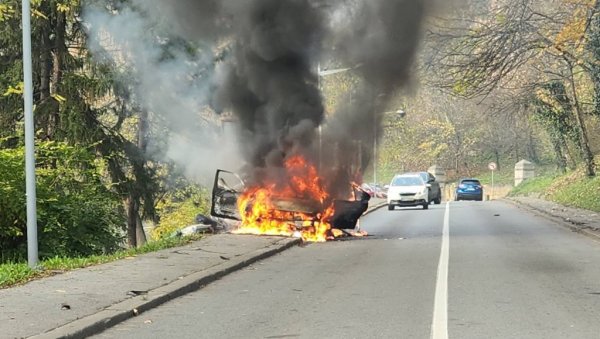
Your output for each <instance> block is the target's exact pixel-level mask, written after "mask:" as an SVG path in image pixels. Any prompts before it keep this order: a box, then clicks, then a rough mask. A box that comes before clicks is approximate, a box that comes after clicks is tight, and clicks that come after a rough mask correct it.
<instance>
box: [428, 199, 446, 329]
mask: <svg viewBox="0 0 600 339" xmlns="http://www.w3.org/2000/svg"><path fill="white" fill-rule="evenodd" d="M449 259H450V202H449V201H448V202H446V213H445V214H444V229H443V231H442V249H441V251H440V262H439V264H438V270H437V282H436V284H435V301H434V304H433V321H432V322H431V339H448V261H449Z"/></svg>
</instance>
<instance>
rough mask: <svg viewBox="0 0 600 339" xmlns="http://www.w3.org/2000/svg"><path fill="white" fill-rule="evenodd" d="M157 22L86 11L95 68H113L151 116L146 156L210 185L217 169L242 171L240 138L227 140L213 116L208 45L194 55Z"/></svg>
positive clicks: (132, 13)
mask: <svg viewBox="0 0 600 339" xmlns="http://www.w3.org/2000/svg"><path fill="white" fill-rule="evenodd" d="M136 3H138V5H139V4H145V3H144V2H141V3H140V1H134V5H135V4H136ZM156 14H157V13H154V12H141V11H139V10H137V8H136V7H121V8H117V9H115V8H112V9H108V8H107V7H98V6H89V7H87V8H85V10H84V17H83V18H84V21H85V23H86V25H87V28H88V34H89V38H88V47H89V49H90V51H91V52H92V54H93V57H94V58H95V59H96V60H97V61H99V62H103V63H110V64H111V65H113V69H114V71H115V74H116V75H117V77H119V78H120V81H121V82H122V83H123V85H125V86H129V87H131V88H132V89H133V91H132V92H133V93H131V95H132V99H133V102H134V104H136V105H138V106H139V108H141V109H144V110H146V111H148V112H149V117H150V135H149V137H150V139H149V140H148V152H149V153H151V155H152V156H159V157H166V158H167V159H164V160H171V161H174V162H175V163H177V164H178V165H179V166H180V167H182V168H183V169H184V171H185V173H186V175H187V177H188V178H190V179H193V180H196V181H200V182H202V183H208V182H210V180H211V178H212V176H213V175H214V172H215V170H216V169H217V168H223V167H225V168H234V169H235V168H237V167H239V166H240V161H239V160H238V159H239V155H238V152H237V147H236V146H235V138H233V137H232V136H229V137H223V135H222V126H221V124H220V122H219V119H218V117H217V115H216V114H215V113H214V112H212V111H211V110H210V108H208V101H209V94H210V91H209V84H210V83H211V78H212V76H213V69H214V65H213V56H214V52H213V50H212V46H211V45H210V44H208V43H204V44H203V45H202V46H203V49H200V48H197V47H194V48H193V50H190V49H189V46H188V45H185V44H183V43H182V42H181V41H178V40H177V39H179V38H178V37H177V35H176V34H174V30H175V28H176V27H169V26H168V25H165V21H164V20H159V17H158V16H157V15H156ZM159 32H160V33H159ZM165 32H166V33H167V34H165ZM178 43H179V45H178Z"/></svg>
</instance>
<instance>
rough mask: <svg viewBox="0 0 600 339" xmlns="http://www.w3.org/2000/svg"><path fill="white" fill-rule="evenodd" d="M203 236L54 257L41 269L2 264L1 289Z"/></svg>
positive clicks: (13, 263)
mask: <svg viewBox="0 0 600 339" xmlns="http://www.w3.org/2000/svg"><path fill="white" fill-rule="evenodd" d="M201 238H202V236H201V235H192V236H186V237H182V238H179V237H177V238H167V239H161V240H157V241H152V242H148V243H147V244H146V245H144V246H142V247H139V248H132V249H128V250H123V251H118V252H115V253H112V254H106V255H95V256H90V257H79V258H64V257H54V258H49V259H45V260H43V261H41V262H40V267H41V269H38V270H33V269H31V268H29V266H27V263H23V262H8V263H5V264H0V289H1V288H7V287H11V286H14V285H18V284H22V283H25V282H28V281H31V280H34V279H38V278H42V277H47V276H51V275H54V274H57V273H62V272H65V271H70V270H74V269H77V268H83V267H88V266H93V265H98V264H104V263H108V262H112V261H115V260H119V259H124V258H127V257H133V256H136V255H140V254H144V253H149V252H155V251H159V250H162V249H166V248H172V247H177V246H183V245H186V244H188V243H190V242H192V241H195V240H199V239H201Z"/></svg>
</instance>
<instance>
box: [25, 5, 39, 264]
mask: <svg viewBox="0 0 600 339" xmlns="http://www.w3.org/2000/svg"><path fill="white" fill-rule="evenodd" d="M21 14H22V25H23V78H24V85H25V88H24V91H23V98H24V100H25V196H26V198H27V264H28V265H29V267H31V268H36V267H37V265H38V236H37V233H38V232H37V210H36V192H35V138H34V126H33V125H34V123H33V79H32V78H33V75H32V66H31V5H30V3H29V0H21Z"/></svg>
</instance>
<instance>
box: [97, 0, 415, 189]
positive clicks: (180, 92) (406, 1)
mask: <svg viewBox="0 0 600 339" xmlns="http://www.w3.org/2000/svg"><path fill="white" fill-rule="evenodd" d="M424 12H425V3H424V2H423V1H418V0H244V1H237V0H221V1H218V0H205V1H193V0H178V1H161V0H134V1H133V5H132V7H131V8H124V9H120V10H119V11H118V13H115V12H114V11H113V12H110V13H107V12H106V11H105V12H104V13H101V12H98V11H95V12H92V11H88V15H87V16H86V20H89V21H92V22H93V25H94V27H100V28H101V29H104V30H105V31H106V30H108V31H110V32H111V35H113V37H116V38H118V39H117V40H118V41H122V44H123V45H125V46H129V47H130V48H129V49H130V50H132V52H131V53H136V51H137V54H146V56H144V55H142V56H140V57H139V58H141V60H146V59H150V62H145V63H144V62H141V61H140V60H139V59H138V57H137V56H136V57H135V58H131V62H132V63H134V64H135V65H136V66H137V67H138V68H139V69H140V71H139V74H144V73H145V71H146V70H148V69H149V68H150V69H152V68H153V69H154V71H151V70H148V71H150V73H151V74H153V77H152V78H151V79H150V80H147V81H144V80H143V79H142V80H141V83H142V84H143V86H142V88H143V90H140V91H138V92H139V93H156V91H157V90H161V91H164V90H169V87H173V86H176V84H177V81H176V80H174V78H176V77H177V76H178V74H181V76H184V75H185V74H186V73H185V72H190V68H194V67H199V68H206V67H210V65H209V63H208V62H207V61H206V58H204V59H203V58H200V59H198V58H196V59H194V60H190V58H189V56H185V55H181V56H177V57H176V58H173V59H171V60H170V62H169V63H168V64H169V67H170V68H169V67H167V68H165V67H163V66H164V65H163V62H162V61H161V60H160V59H157V58H148V55H152V54H147V52H148V51H150V52H152V51H153V50H152V49H149V48H148V47H147V46H145V45H144V42H145V41H147V39H140V37H139V36H137V35H134V34H132V33H131V32H140V31H142V32H146V34H147V32H148V25H150V26H151V27H159V26H160V27H162V28H164V29H167V30H169V31H170V32H172V34H173V35H175V36H178V37H180V38H182V39H185V40H187V41H190V42H192V43H193V44H196V45H198V46H209V47H208V48H209V50H210V52H211V56H212V57H213V59H211V61H214V60H217V61H216V62H213V63H212V66H213V67H212V68H211V71H210V72H208V73H207V74H208V75H203V76H199V77H198V78H197V79H196V80H198V86H192V87H191V88H190V89H189V90H185V89H181V88H176V89H175V90H174V91H173V92H172V95H173V97H180V96H182V97H183V98H185V100H182V101H181V102H180V103H179V104H178V105H176V106H172V105H171V101H170V100H169V101H160V100H156V99H154V100H152V99H150V98H148V99H147V100H145V102H148V103H150V104H148V108H149V109H150V110H153V111H154V110H156V111H160V112H162V113H161V116H163V117H166V118H165V119H175V120H177V121H180V123H179V124H176V126H174V127H173V128H175V129H185V126H186V125H188V118H187V117H186V118H182V114H183V113H181V112H182V111H187V112H194V111H198V109H199V107H202V105H210V106H211V107H212V108H213V110H214V111H215V112H216V113H222V112H233V114H234V115H235V116H236V117H237V119H238V121H239V125H238V127H239V129H238V131H237V136H238V139H239V140H238V141H239V145H240V150H241V153H240V154H241V155H242V156H243V157H244V160H245V163H246V164H247V165H248V169H247V173H246V174H248V175H250V177H251V178H252V179H253V180H254V181H256V182H258V183H260V181H261V178H263V177H264V176H269V177H271V178H272V177H273V176H274V175H275V176H276V175H277V174H278V172H280V170H281V166H282V164H283V162H284V161H285V159H286V158H287V157H289V156H290V155H295V154H302V155H304V156H306V157H308V158H309V159H312V160H313V161H315V162H316V161H317V156H316V155H317V154H318V143H317V142H316V141H317V140H318V133H317V129H318V126H320V125H322V124H323V123H325V128H324V132H323V140H324V143H323V144H324V145H325V147H324V150H323V151H324V152H323V153H324V154H326V156H325V157H323V158H324V159H325V162H324V165H325V167H326V168H325V170H324V173H323V174H325V173H326V172H327V174H329V175H327V176H326V177H337V176H340V175H341V174H340V173H344V172H345V171H347V169H348V168H349V167H350V166H351V165H352V164H353V161H355V159H356V157H355V155H356V153H357V152H358V148H357V141H358V140H361V141H362V143H363V145H369V144H372V142H373V137H374V133H377V134H381V133H379V129H381V126H380V124H381V123H380V122H381V118H382V113H383V112H384V111H385V109H386V108H387V105H388V102H389V99H390V97H391V95H392V94H395V92H396V91H397V90H398V89H399V88H400V87H401V86H403V85H405V84H406V82H407V80H408V79H409V73H410V72H409V70H410V66H411V64H412V61H413V55H414V53H415V50H416V48H417V47H418V40H419V32H420V28H421V20H422V17H423V14H424ZM140 13H142V14H140ZM119 17H121V19H118V18H119ZM132 18H135V19H136V20H135V21H134V20H131V19H132ZM115 20H117V21H118V20H121V21H120V26H119V25H115ZM135 22H138V23H139V25H138V26H137V27H135V29H134V28H131V29H130V30H125V29H123V26H122V25H128V26H132V23H135ZM115 26H116V27H115ZM111 27H112V28H111ZM140 44H141V45H140ZM324 45H327V48H324ZM223 46H224V47H223ZM205 51H206V49H205ZM214 54H220V56H219V57H218V58H216V59H214ZM325 55H326V56H327V57H333V58H335V59H336V60H338V61H340V62H341V63H342V64H344V65H346V67H351V68H353V70H352V72H355V73H356V74H357V75H358V76H359V77H360V79H361V85H360V87H359V89H358V90H357V91H356V93H355V94H354V96H353V99H352V100H346V101H345V103H344V104H342V105H340V106H339V107H338V108H337V109H336V111H335V112H334V114H333V115H331V116H327V117H325V114H324V108H323V103H322V97H321V94H320V92H319V88H318V85H317V84H318V75H317V74H316V70H317V64H318V63H319V61H320V60H321V59H322V58H323V57H324V56H325ZM178 63H182V64H183V65H185V67H183V68H181V69H179V68H177V67H176V65H177V64H178ZM141 65H145V66H141ZM207 65H208V66H207ZM157 69H159V70H162V69H167V70H168V71H165V72H162V71H158V72H157V71H156V70H157ZM173 69H175V70H176V71H175V72H174V73H173ZM179 72H183V73H179ZM192 73H193V71H192ZM203 74H204V73H203ZM163 77H164V83H165V84H171V85H172V86H171V85H170V86H164V85H159V84H161V82H162V80H163ZM194 83H196V82H194ZM200 84H203V85H200ZM206 84H210V86H205V85H206ZM194 91H196V94H195V95H194V94H193V93H194ZM140 96H142V97H143V94H140ZM188 99H189V101H188ZM143 101H144V100H143ZM156 101H159V102H156ZM182 102H188V103H190V106H191V107H181V103H182ZM183 115H185V114H183ZM182 125H183V126H182ZM203 133H205V132H204V131H202V130H198V131H197V134H203ZM204 149H205V150H207V149H211V150H213V151H212V152H214V153H215V155H217V154H219V153H222V152H224V151H223V150H221V149H219V147H218V146H217V147H205V148H204ZM362 152H363V153H364V157H363V159H364V160H369V159H370V156H371V150H370V149H369V148H368V147H363V148H362ZM187 153H188V154H189V150H188V151H187ZM207 154H208V155H209V156H210V153H207ZM333 154H338V156H337V157H336V159H335V161H332V160H330V159H332V158H333V157H332V156H331V155H333ZM227 155H228V156H229V157H235V154H232V153H227ZM365 163H366V161H365ZM282 179H285V178H282ZM341 181H342V182H344V181H345V180H341ZM345 185H347V181H345ZM331 189H332V190H334V191H335V187H331Z"/></svg>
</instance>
